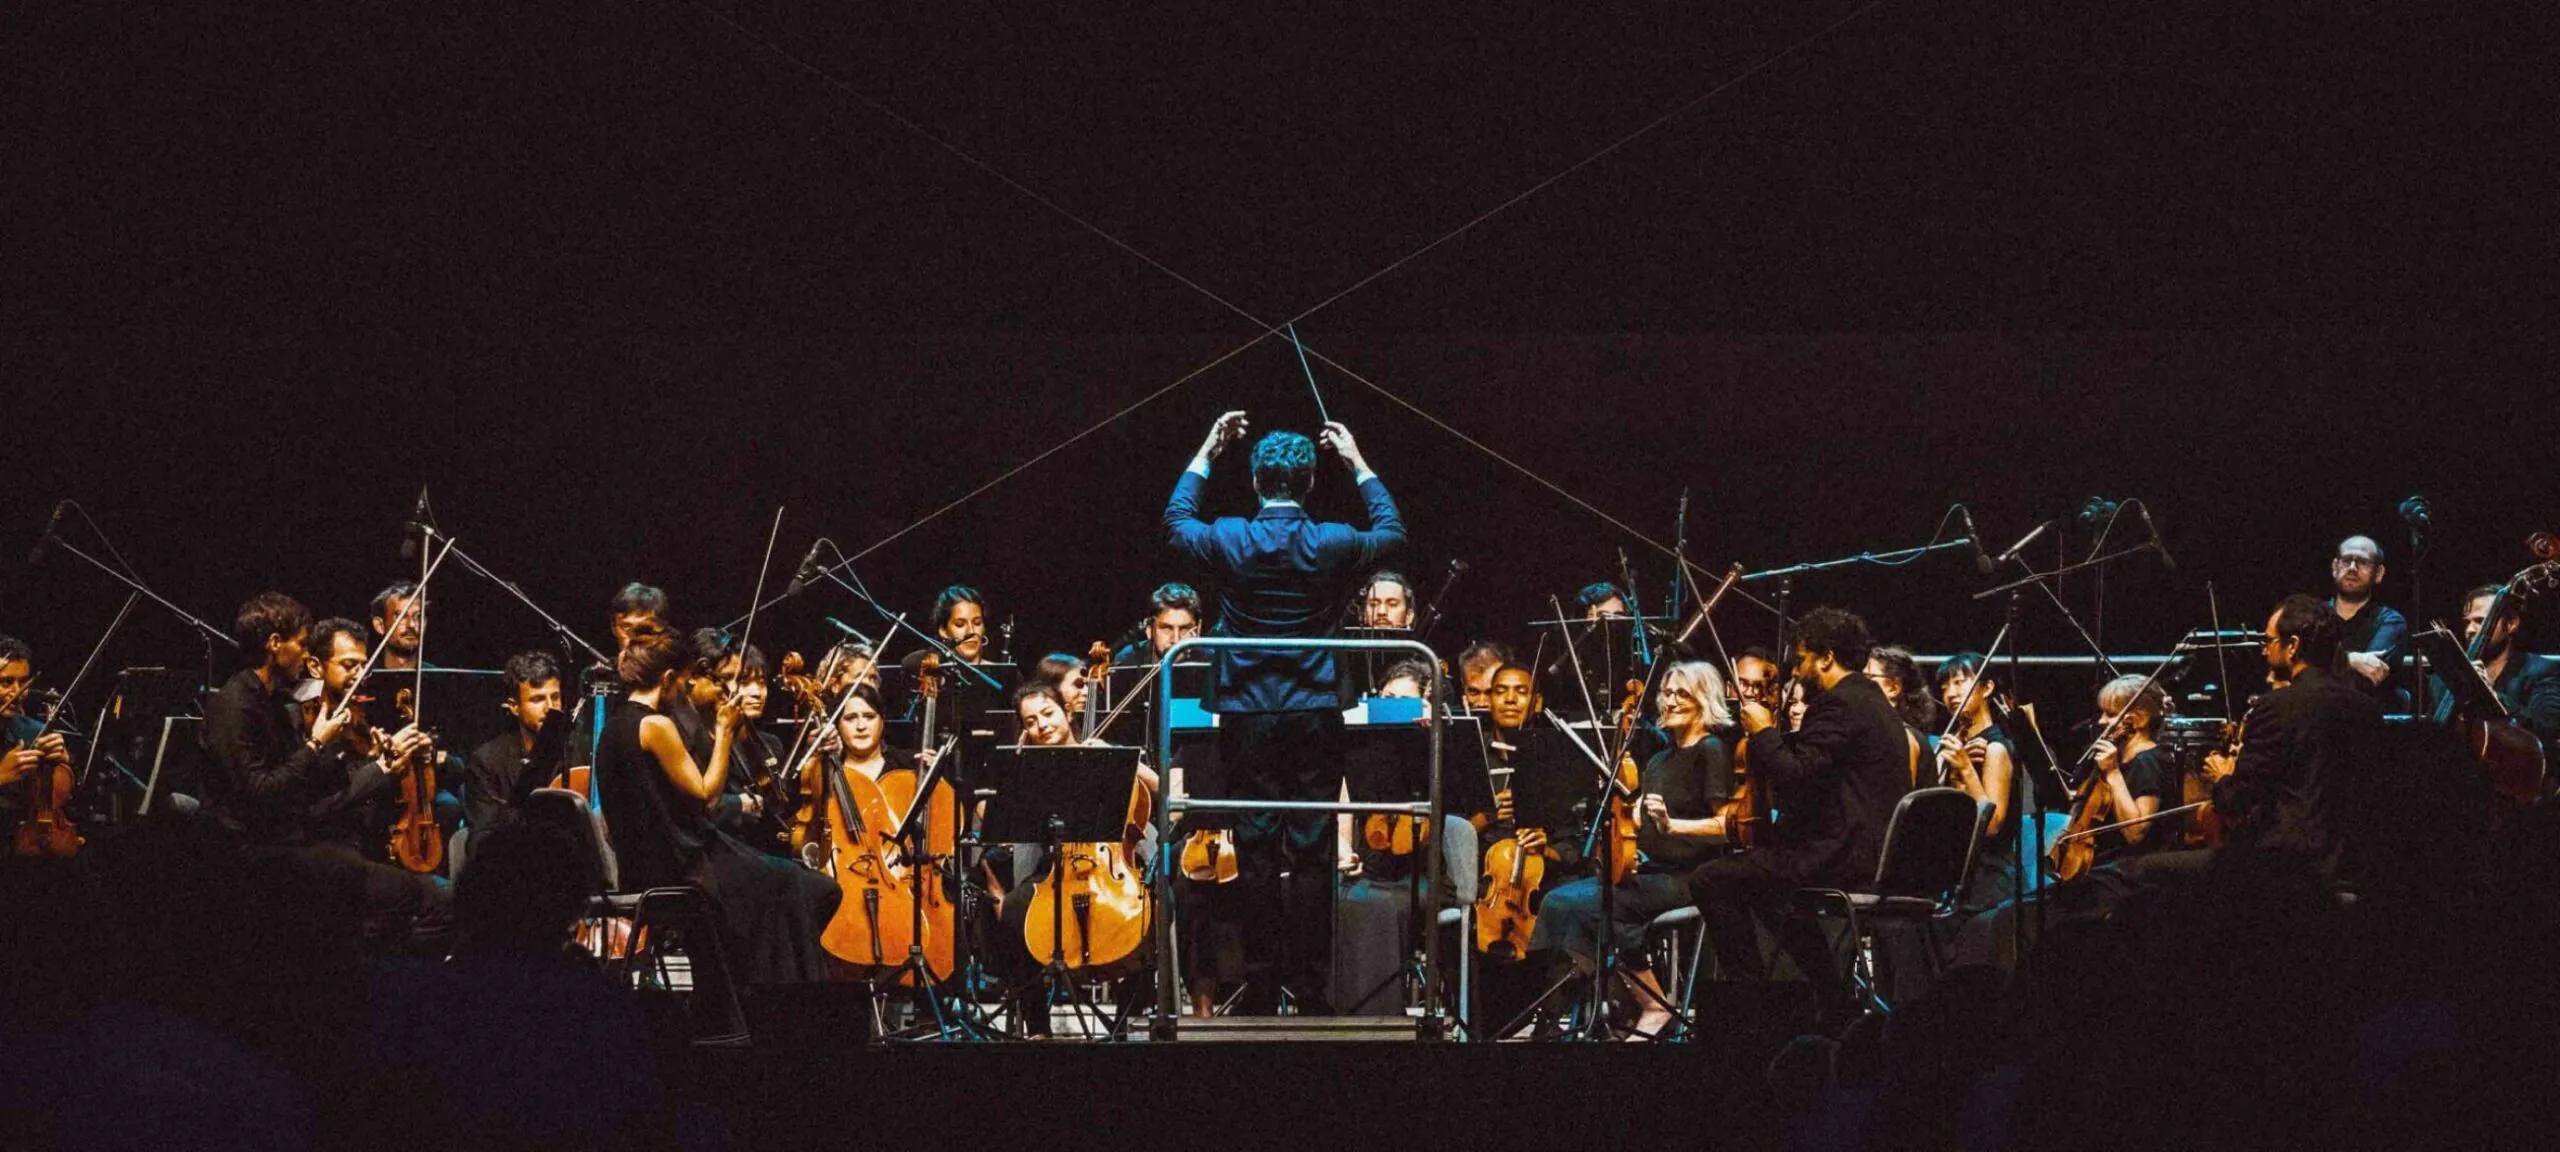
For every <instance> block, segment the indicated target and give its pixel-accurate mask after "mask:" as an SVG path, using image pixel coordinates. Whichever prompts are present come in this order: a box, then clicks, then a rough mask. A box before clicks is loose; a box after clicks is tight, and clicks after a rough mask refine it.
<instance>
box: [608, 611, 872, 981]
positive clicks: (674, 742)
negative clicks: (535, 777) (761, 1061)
mask: <svg viewBox="0 0 2560 1152" xmlns="http://www.w3.org/2000/svg"><path fill="white" fill-rule="evenodd" d="M692 660H693V652H692V640H691V638H690V637H685V636H681V635H674V634H664V633H657V632H651V631H644V632H641V633H639V634H636V635H634V636H633V638H632V639H631V641H630V642H629V643H628V644H625V645H624V646H623V650H622V655H621V657H620V658H619V660H618V665H619V667H618V669H617V670H618V672H619V674H620V676H621V678H622V683H623V684H624V686H625V687H626V688H627V689H628V690H629V691H628V694H627V695H626V696H625V697H624V698H623V699H622V700H621V701H620V702H619V703H617V704H615V705H614V708H613V711H612V713H611V714H610V715H609V716H607V717H606V719H605V725H604V733H603V736H602V738H601V740H600V742H599V744H598V753H597V756H596V764H595V771H596V779H597V787H598V789H600V790H601V791H602V793H603V799H604V810H605V812H606V813H608V814H609V816H608V821H607V823H608V825H609V831H610V833H611V835H612V839H613V851H614V856H615V858H616V860H617V861H618V863H619V865H620V868H621V873H622V887H623V888H624V889H626V890H628V891H634V892H637V891H643V890H646V889H649V888H657V887H664V886H668V885H675V884H693V885H696V886H698V887H700V888H702V889H703V890H704V891H706V892H708V893H710V894H711V896H712V897H713V899H714V900H715V901H716V902H717V903H718V905H719V907H720V912H721V918H722V925H721V927H722V936H723V939H724V942H725V943H726V944H727V945H728V954H729V957H730V959H731V961H732V963H734V964H735V965H736V966H737V969H738V971H739V973H740V978H741V980H742V982H744V983H790V982H797V981H808V980H818V979H823V978H824V977H825V974H826V972H827V970H828V964H827V960H826V957H825V954H824V953H823V952H822V951H821V950H820V949H819V947H818V936H819V933H820V931H821V930H822V929H824V928H825V926H826V923H827V921H828V919H829V918H831V917H832V916H834V914H835V907H836V904H837V902H838V901H839V900H840V899H841V898H842V894H841V893H840V892H839V891H838V890H837V888H836V885H835V883H834V882H833V881H831V880H829V879H828V878H827V877H825V876H822V875H819V874H818V873H816V872H812V871H809V870H808V869H806V868H802V867H800V866H799V865H798V864H794V863H789V862H786V861H783V860H779V859H776V858H774V857H772V856H769V855H767V854H765V853H763V852H761V851H758V850H756V849H754V848H751V847H749V846H747V845H746V844H744V843H742V842H740V841H739V840H738V839H737V838H736V837H734V836H731V835H729V834H727V833H725V832H723V831H721V830H720V829H719V828H718V827H716V826H714V824H713V823H712V819H711V817H712V813H713V811H714V809H715V808H716V807H717V806H718V804H719V801H720V797H721V793H722V790H723V789H724V788H725V787H726V786H727V784H728V777H729V774H730V772H731V770H732V761H733V760H734V759H735V753H734V748H735V747H736V743H737V735H738V728H739V726H740V725H741V724H742V723H743V722H744V721H745V713H744V711H743V710H742V709H741V708H740V706H739V699H738V696H737V695H736V694H734V693H732V694H724V695H722V696H720V697H719V698H717V699H716V700H715V701H714V702H713V705H712V713H711V718H710V720H711V733H712V738H711V755H710V758H709V760H708V761H707V762H706V761H701V760H696V759H695V758H694V756H693V753H692V751H691V750H690V749H688V748H687V747H686V746H685V741H684V735H683V733H682V732H680V731H678V730H677V728H676V724H675V721H674V720H672V719H670V718H669V717H668V715H667V710H668V709H671V708H673V707H675V706H676V702H677V700H679V699H680V698H681V697H682V695H683V693H684V691H685V671H686V669H687V667H688V666H689V665H690V664H691V663H692Z"/></svg>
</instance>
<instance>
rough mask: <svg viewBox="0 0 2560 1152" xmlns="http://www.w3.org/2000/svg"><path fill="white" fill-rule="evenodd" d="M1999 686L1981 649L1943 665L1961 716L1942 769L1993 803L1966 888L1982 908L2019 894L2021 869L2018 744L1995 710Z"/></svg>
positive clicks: (1951, 782) (1942, 752) (1941, 674)
mask: <svg viewBox="0 0 2560 1152" xmlns="http://www.w3.org/2000/svg"><path fill="white" fill-rule="evenodd" d="M1997 689H1998V685H1997V684H1996V683H1995V682H1994V681H1993V680H1992V678H1991V676H1990V674H1989V669H1987V668H1986V667H1984V665H1983V659H1982V657H1981V656H1980V655H1979V654H1977V653H1972V652H1959V653H1957V654H1955V655H1953V656H1949V657H1947V658H1946V660H1944V661H1943V662H1941V663H1940V664H1939V665H1938V698H1939V699H1941V700H1943V701H1945V702H1946V705H1947V711H1948V712H1950V713H1952V714H1953V715H1954V716H1955V717H1957V719H1956V721H1955V735H1954V738H1953V739H1950V740H1947V741H1945V742H1943V743H1941V744H1939V745H1938V770H1939V772H1940V773H1942V774H1943V775H1944V776H1945V778H1946V779H1945V782H1946V784H1947V786H1949V787H1952V788H1961V789H1963V790H1964V791H1965V793H1966V794H1967V795H1970V796H1972V797H1973V799H1974V802H1975V803H1979V804H1988V805H1990V806H1991V823H1990V825H1989V826H1988V827H1985V828H1984V829H1983V830H1982V849H1981V851H1979V852H1978V853H1976V854H1975V856H1974V861H1973V880H1972V882H1971V883H1969V884H1967V885H1966V886H1965V891H1964V901H1963V902H1964V906H1965V907H1966V908H1970V909H1974V910H1977V911H1979V910H1982V909H1986V908H1992V907H1995V906H1997V905H1999V904H2002V903H2004V902H2007V901H2009V900H2014V899H2016V898H2017V896H2018V890H2019V885H2018V877H2019V873H2020V871H2021V869H2020V868H2019V860H2018V818H2019V815H2018V813H2016V812H2014V811H2012V810H2011V808H2010V804H2009V801H2010V799H2011V798H2012V791H2013V790H2012V788H2011V781H2012V779H2013V778H2014V774H2015V772H2016V771H2017V762H2018V745H2017V741H2015V740H2013V739H2011V738H2010V736H2009V733H2008V732H2007V731H2005V730H2004V729H2002V728H2001V727H2000V722H1999V720H1998V719H1997V718H1995V717H1994V716H1993V715H1992V712H1991V698H1992V696H1993V694H1994V693H1995V692H1996V691H1997Z"/></svg>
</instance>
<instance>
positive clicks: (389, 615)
mask: <svg viewBox="0 0 2560 1152" xmlns="http://www.w3.org/2000/svg"><path fill="white" fill-rule="evenodd" d="M416 599H418V586H417V585H416V584H413V583H410V582H409V581H406V580H399V581H394V582H393V583H392V584H391V585H390V586H389V587H387V588H384V589H383V590H382V591H380V592H376V593H374V594H373V637H374V639H375V640H376V641H378V642H380V643H381V645H382V659H381V660H379V661H376V663H377V664H378V665H380V667H381V668H382V670H383V671H386V672H405V671H409V670H412V669H415V668H417V667H418V663H419V657H418V648H419V646H420V645H421V644H423V643H425V641H426V635H427V605H426V604H424V603H418V604H411V603H410V601H412V600H416Z"/></svg>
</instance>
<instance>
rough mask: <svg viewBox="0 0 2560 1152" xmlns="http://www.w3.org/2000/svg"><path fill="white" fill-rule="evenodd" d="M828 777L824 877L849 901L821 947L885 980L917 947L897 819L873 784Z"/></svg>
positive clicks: (847, 772)
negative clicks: (895, 857)
mask: <svg viewBox="0 0 2560 1152" xmlns="http://www.w3.org/2000/svg"><path fill="white" fill-rule="evenodd" d="M823 771H824V772H825V776H826V788H827V794H828V802H829V804H830V805H831V806H832V807H833V813H832V815H831V817H830V818H829V819H827V821H826V844H827V856H826V868H825V869H824V870H825V871H826V872H828V873H829V874H830V875H833V876H834V877H835V879H836V885H837V887H839V888H841V889H842V890H843V892H844V899H843V901H842V902H841V903H839V904H837V905H836V914H835V916H834V917H833V918H831V919H829V920H828V921H827V926H826V928H825V930H824V931H822V932H820V933H819V935H818V946H819V947H821V948H824V949H826V950H827V954H828V955H830V956H834V957H835V958H837V959H839V960H842V961H844V962H845V963H847V964H850V965H853V966H854V967H855V968H856V969H858V970H860V971H861V972H862V973H863V974H865V975H878V974H880V973H882V972H885V971H887V970H888V969H890V968H893V967H895V966H897V965H899V964H901V963H904V962H905V961H906V957H907V951H908V946H909V944H910V943H912V942H913V940H914V939H915V937H914V934H913V921H914V906H913V904H912V903H911V901H912V900H913V899H914V896H913V894H912V893H910V892H909V891H908V890H907V887H906V885H904V884H902V883H900V879H901V878H900V876H899V875H898V872H897V870H896V869H895V868H894V867H893V866H892V865H891V864H890V862H889V857H888V852H889V850H890V849H891V848H892V846H893V844H894V842H893V841H892V840H890V838H889V837H890V835H891V834H892V833H894V832H895V831H896V830H897V823H896V817H895V816H894V815H893V814H892V813H891V811H890V807H889V800H888V797H887V796H886V795H884V794H883V793H882V792H881V790H880V786H879V785H878V784H877V783H875V782H873V781H872V780H871V779H870V778H869V777H867V776H864V775H863V774H861V773H860V772H856V771H854V770H852V769H851V768H849V767H846V766H844V765H842V764H838V765H837V766H835V767H834V768H832V769H824V770H823ZM945 963H946V966H947V964H948V961H947V960H946V961H945Z"/></svg>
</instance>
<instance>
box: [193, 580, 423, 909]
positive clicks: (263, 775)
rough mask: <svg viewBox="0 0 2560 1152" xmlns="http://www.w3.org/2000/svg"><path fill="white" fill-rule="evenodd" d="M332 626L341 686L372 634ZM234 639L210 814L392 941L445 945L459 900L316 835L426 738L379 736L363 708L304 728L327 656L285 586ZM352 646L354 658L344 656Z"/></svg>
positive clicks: (215, 739) (215, 745)
mask: <svg viewBox="0 0 2560 1152" xmlns="http://www.w3.org/2000/svg"><path fill="white" fill-rule="evenodd" d="M331 624H332V627H331V630H330V634H329V636H328V637H327V640H328V643H329V648H328V652H329V653H331V656H330V658H329V659H328V660H327V662H326V663H327V664H328V665H330V666H333V667H335V668H339V669H342V670H343V671H342V673H341V678H342V679H343V681H344V683H343V684H342V686H341V688H340V691H341V692H342V693H343V692H344V691H346V690H348V689H351V688H352V687H353V682H354V675H355V672H356V670H357V669H359V668H361V667H362V666H363V664H364V660H365V655H366V652H365V645H364V640H363V637H364V635H365V633H364V629H363V626H362V625H359V624H355V623H353V622H351V621H332V622H331ZM231 635H232V639H233V640H235V641H237V642H238V643H239V645H240V652H241V662H242V667H241V668H240V670H239V671H237V672H235V673H233V674H232V676H231V678H230V679H229V680H226V681H224V682H223V685H222V687H221V688H220V689H219V690H217V691H216V692H215V693H214V694H213V695H212V696H211V697H208V698H207V699H206V701H205V713H204V736H203V739H204V750H205V754H206V756H207V758H208V760H209V761H210V764H209V771H207V773H206V775H205V781H204V791H205V795H204V807H203V815H204V817H205V819H206V820H207V821H208V822H209V823H210V824H211V825H212V826H213V827H214V828H216V829H217V830H219V831H221V832H222V833H225V834H227V835H229V836H231V837H234V838H236V839H238V840H239V841H241V842H242V843H244V844H245V845H247V846H248V847H249V849H250V850H251V851H252V852H254V853H257V854H259V855H262V856H268V857H273V858H276V859H278V860H280V861H281V862H283V863H284V864H286V866H288V867H290V868H292V869H294V870H295V871H297V872H299V873H301V874H302V876H303V878H304V880H305V881H306V882H308V883H309V884H311V885H312V886H313V887H315V888H322V889H326V890H329V891H333V892H335V893H338V894H340V895H342V896H344V897H345V898H346V899H348V900H350V901H352V902H354V903H356V904H357V905H358V906H359V907H361V909H362V910H363V912H364V915H365V919H366V921H367V922H368V923H369V924H371V925H374V926H376V927H377V928H379V929H381V931H382V934H381V935H379V936H377V937H376V938H377V939H381V940H385V941H388V942H391V943H392V944H393V945H394V946H395V947H397V946H400V945H402V944H405V945H407V946H410V947H422V948H428V949H434V948H438V947H441V946H442V944H443V943H445V942H446V938H447V937H448V936H449V934H450V928H451V908H452V900H451V895H450V889H449V888H447V887H446V886H445V885H444V884H443V882H442V881H441V880H440V879H438V878H436V877H432V876H421V875H418V874H416V873H412V872H410V871H408V870H407V869H404V868H397V867H393V866H391V865H388V864H381V863H377V862H375V861H373V860H369V859H366V858H365V855H364V854H363V853H362V852H361V851H359V850H358V849H357V848H356V847H355V846H354V845H353V844H351V843H349V842H348V841H347V840H345V839H344V838H338V839H331V838H329V837H327V836H325V835H319V834H318V833H321V832H323V831H324V825H326V824H327V823H328V822H330V821H332V820H333V819H335V818H336V817H337V816H338V815H339V814H340V813H342V812H345V811H346V810H348V809H349V808H351V807H353V806H356V805H359V804H361V803H362V802H363V801H365V800H366V799H369V798H371V797H373V796H375V795H378V794H379V793H380V792H381V791H382V790H383V789H384V788H386V787H388V785H389V784H390V782H391V780H392V779H393V778H394V777H395V776H396V775H397V774H398V772H399V771H400V770H401V768H402V766H403V764H404V763H405V762H406V759H407V757H409V756H412V755H415V754H416V753H417V751H418V750H419V749H421V748H423V747H426V738H425V736H424V734H423V733H420V732H419V731H418V730H417V728H416V726H414V725H408V726H403V727H402V728H401V729H400V730H399V731H398V732H395V733H392V734H390V735H389V736H388V737H379V736H377V735H376V734H375V733H373V732H372V731H371V730H370V729H369V728H368V727H367V726H366V725H365V720H364V717H363V716H361V715H360V714H358V713H357V711H355V710H354V709H337V708H322V709H320V710H319V711H318V712H317V713H316V714H315V716H314V719H313V722H312V724H311V726H310V727H309V729H308V730H307V731H305V730H304V728H303V726H302V724H301V723H300V709H299V708H298V707H297V706H296V705H295V703H294V701H293V693H294V688H295V685H296V684H297V683H298V682H300V681H301V680H303V679H304V678H305V677H306V676H309V675H310V674H312V673H313V672H314V671H315V666H316V665H319V664H321V663H322V661H319V660H315V659H313V658H312V657H310V656H309V655H308V648H307V646H308V645H309V643H310V641H311V636H312V621H311V610H310V609H308V608H305V607H303V606H302V603H301V602H300V601H298V600H295V599H294V598H292V597H290V596H287V595H285V594H283V593H281V592H261V593H259V594H258V595H256V596H252V597H250V598H249V600H248V601H247V602H246V603H243V604H242V605H241V606H240V610H239V612H238V613H236V614H235V616H234V618H233V621H232V625H231ZM349 652H352V655H353V662H352V663H347V662H346V660H345V655H346V654H347V653H349ZM341 698H343V697H341ZM358 749H365V750H367V751H366V752H359V751H357V750H358ZM386 750H387V751H388V752H389V754H390V755H389V757H388V758H385V757H384V756H383V755H382V752H383V751H386ZM403 925H405V926H406V932H405V933H403V932H402V931H401V926H403ZM404 936H405V940H404V939H403V937H404Z"/></svg>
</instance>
